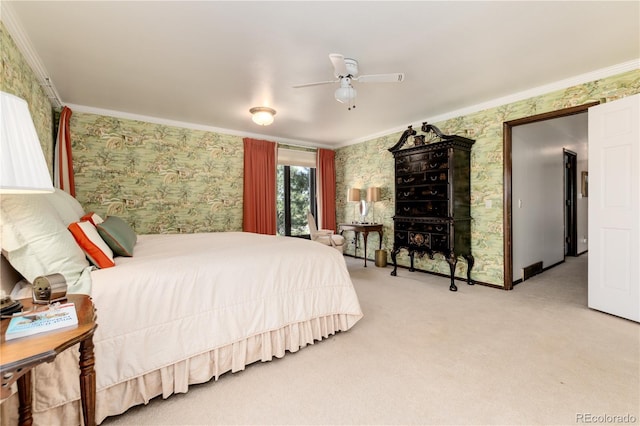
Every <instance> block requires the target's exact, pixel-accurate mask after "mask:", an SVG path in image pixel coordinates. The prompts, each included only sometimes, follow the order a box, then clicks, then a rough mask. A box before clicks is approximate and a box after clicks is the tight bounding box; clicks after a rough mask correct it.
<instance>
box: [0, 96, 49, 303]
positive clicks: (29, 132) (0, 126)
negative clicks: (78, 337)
mask: <svg viewBox="0 0 640 426" xmlns="http://www.w3.org/2000/svg"><path fill="white" fill-rule="evenodd" d="M0 120H1V121H0V194H32V193H46V192H53V191H54V189H53V184H52V181H51V175H50V174H49V169H48V168H47V162H46V160H45V158H44V153H43V152H42V147H41V146H40V140H39V139H38V134H37V132H36V128H35V126H34V124H33V120H32V119H31V114H30V113H29V106H28V105H27V102H26V101H25V100H24V99H22V98H19V97H17V96H15V95H12V94H9V93H5V92H0ZM0 202H1V200H0ZM3 269H4V268H3ZM20 309H22V305H21V303H20V302H18V301H14V300H12V299H11V297H9V296H7V295H6V294H5V292H4V290H2V291H0V311H1V312H2V314H3V315H7V314H11V313H13V312H17V311H19V310H20Z"/></svg>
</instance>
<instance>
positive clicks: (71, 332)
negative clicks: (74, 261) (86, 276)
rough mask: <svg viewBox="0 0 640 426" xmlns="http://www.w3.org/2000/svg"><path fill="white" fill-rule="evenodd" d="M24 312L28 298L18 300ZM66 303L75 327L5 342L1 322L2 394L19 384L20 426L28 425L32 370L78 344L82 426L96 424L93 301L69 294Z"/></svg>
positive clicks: (30, 421)
mask: <svg viewBox="0 0 640 426" xmlns="http://www.w3.org/2000/svg"><path fill="white" fill-rule="evenodd" d="M20 302H22V305H23V306H24V308H25V310H27V309H30V308H31V306H32V301H31V299H22V300H20ZM67 302H73V303H74V304H75V308H76V312H77V314H78V325H77V326H76V327H70V328H65V329H60V330H54V331H50V332H45V333H40V334H35V335H33V336H28V337H22V338H19V339H14V340H10V341H8V342H7V341H6V340H5V332H6V331H7V327H8V325H9V320H8V319H3V320H2V336H1V340H0V362H1V363H2V365H0V376H1V377H2V393H3V394H5V393H8V392H9V389H10V387H11V385H12V384H13V383H14V382H15V381H16V380H17V382H18V400H19V403H20V408H19V415H20V423H19V424H20V425H21V426H22V425H31V424H32V423H33V418H32V416H31V397H32V395H31V369H32V368H34V367H35V366H37V365H39V364H42V363H43V362H51V361H53V360H54V359H55V358H56V356H58V354H59V353H61V352H63V351H64V350H66V349H68V348H70V347H71V346H73V345H75V344H76V343H80V394H81V397H82V416H83V418H84V424H85V425H87V426H94V425H95V424H96V416H95V405H96V375H95V371H94V368H93V366H94V364H95V358H94V355H93V333H94V331H95V329H96V327H97V326H98V325H97V324H96V321H95V320H96V315H95V308H94V306H93V302H92V301H91V298H90V297H89V296H85V295H80V294H70V295H68V296H67Z"/></svg>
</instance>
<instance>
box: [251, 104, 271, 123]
mask: <svg viewBox="0 0 640 426" xmlns="http://www.w3.org/2000/svg"><path fill="white" fill-rule="evenodd" d="M249 112H250V113H251V114H252V117H251V119H252V120H253V122H254V123H256V124H258V125H260V126H268V125H269V124H271V123H273V116H274V115H276V110H275V109H273V108H269V107H253V108H251V109H250V110H249Z"/></svg>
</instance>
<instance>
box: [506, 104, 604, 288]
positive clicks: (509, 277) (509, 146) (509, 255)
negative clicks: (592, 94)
mask: <svg viewBox="0 0 640 426" xmlns="http://www.w3.org/2000/svg"><path fill="white" fill-rule="evenodd" d="M598 104H600V102H599V101H595V102H589V103H586V104H583V105H578V106H574V107H569V108H564V109H560V110H557V111H550V112H545V113H542V114H536V115H531V116H529V117H523V118H518V119H515V120H509V121H505V122H503V123H502V155H503V161H502V164H503V206H504V207H503V229H504V237H503V247H504V283H503V284H504V289H505V290H511V289H513V216H512V214H513V213H512V212H513V208H512V204H511V203H512V190H513V188H512V181H511V178H512V175H513V159H512V158H511V156H512V152H513V151H512V150H513V141H512V138H513V128H514V127H516V126H521V125H523V124H530V123H536V122H538V121H545V120H552V119H554V118H560V117H567V116H570V115H575V114H580V113H582V112H586V111H587V110H588V109H589V108H591V107H592V106H595V105H598Z"/></svg>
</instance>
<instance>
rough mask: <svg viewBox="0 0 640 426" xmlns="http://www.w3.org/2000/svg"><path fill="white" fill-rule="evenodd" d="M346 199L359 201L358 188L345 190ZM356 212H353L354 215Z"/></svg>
mask: <svg viewBox="0 0 640 426" xmlns="http://www.w3.org/2000/svg"><path fill="white" fill-rule="evenodd" d="M347 201H348V202H359V201H360V188H349V190H348V191H347ZM355 216H357V214H356V213H355V212H354V217H355Z"/></svg>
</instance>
